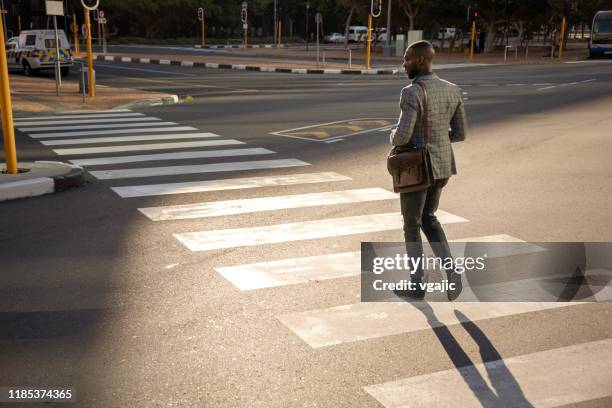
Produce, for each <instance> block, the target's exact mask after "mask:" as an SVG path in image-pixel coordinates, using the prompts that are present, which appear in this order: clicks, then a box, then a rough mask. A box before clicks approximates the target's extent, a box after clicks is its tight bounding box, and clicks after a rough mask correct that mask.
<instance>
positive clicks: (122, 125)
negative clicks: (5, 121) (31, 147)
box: [19, 121, 176, 132]
mask: <svg viewBox="0 0 612 408" xmlns="http://www.w3.org/2000/svg"><path fill="white" fill-rule="evenodd" d="M171 125H176V123H174V122H155V121H154V122H151V123H148V122H144V123H119V124H113V125H107V124H100V123H98V124H97V125H76V126H43V127H25V128H19V130H20V131H22V132H51V131H53V130H87V129H101V128H104V129H115V128H135V127H142V128H146V127H148V126H171ZM144 131H145V132H146V131H147V130H146V129H145V130H144Z"/></svg>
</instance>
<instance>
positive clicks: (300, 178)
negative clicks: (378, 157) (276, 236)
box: [112, 172, 351, 198]
mask: <svg viewBox="0 0 612 408" xmlns="http://www.w3.org/2000/svg"><path fill="white" fill-rule="evenodd" d="M348 180H351V178H350V177H347V176H343V175H342V174H338V173H333V172H325V173H303V174H293V175H286V176H268V177H243V178H233V179H220V180H206V181H190V182H184V183H165V184H148V185H141V186H126V187H112V190H113V191H114V192H115V193H117V194H118V195H119V196H120V197H122V198H131V197H149V196H157V195H171V194H187V193H202V192H209V191H223V190H240V189H243V188H261V187H276V186H289V185H296V184H312V183H329V182H334V181H348Z"/></svg>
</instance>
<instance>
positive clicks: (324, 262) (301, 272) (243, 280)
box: [215, 234, 537, 290]
mask: <svg viewBox="0 0 612 408" xmlns="http://www.w3.org/2000/svg"><path fill="white" fill-rule="evenodd" d="M463 241H465V242H524V241H522V240H520V239H518V238H515V237H513V236H511V235H506V234H501V235H489V236H484V237H475V238H463V239H461V240H459V241H452V242H463ZM456 248H457V247H456V244H455V245H453V249H456ZM532 249H533V250H534V251H536V250H537V249H536V248H532ZM497 255H503V256H507V255H509V254H508V253H505V254H490V256H488V258H494V257H496V256H497ZM215 270H216V271H217V272H219V273H220V274H221V275H223V276H224V277H225V278H226V279H227V280H228V281H230V282H231V283H232V284H234V286H236V287H237V288H238V289H240V290H253V289H262V288H270V287H275V286H283V285H290V284H296V283H305V282H311V281H319V280H326V279H338V278H343V277H347V276H357V275H359V274H360V273H361V252H360V251H354V252H342V253H336V254H329V255H317V256H310V257H306V258H293V259H282V260H279V261H272V262H258V263H253V264H246V265H235V266H227V267H218V268H215Z"/></svg>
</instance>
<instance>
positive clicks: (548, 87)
mask: <svg viewBox="0 0 612 408" xmlns="http://www.w3.org/2000/svg"><path fill="white" fill-rule="evenodd" d="M556 87H557V85H552V86H546V87H544V88H538V89H536V91H544V90H545V89H552V88H556Z"/></svg>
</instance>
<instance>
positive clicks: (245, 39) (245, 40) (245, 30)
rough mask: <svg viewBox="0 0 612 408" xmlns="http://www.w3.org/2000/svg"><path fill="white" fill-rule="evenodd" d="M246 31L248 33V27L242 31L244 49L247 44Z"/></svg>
mask: <svg viewBox="0 0 612 408" xmlns="http://www.w3.org/2000/svg"><path fill="white" fill-rule="evenodd" d="M248 31H249V29H248V27H247V28H245V29H244V48H246V47H247V46H248V44H249V42H248V40H247V35H248Z"/></svg>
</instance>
